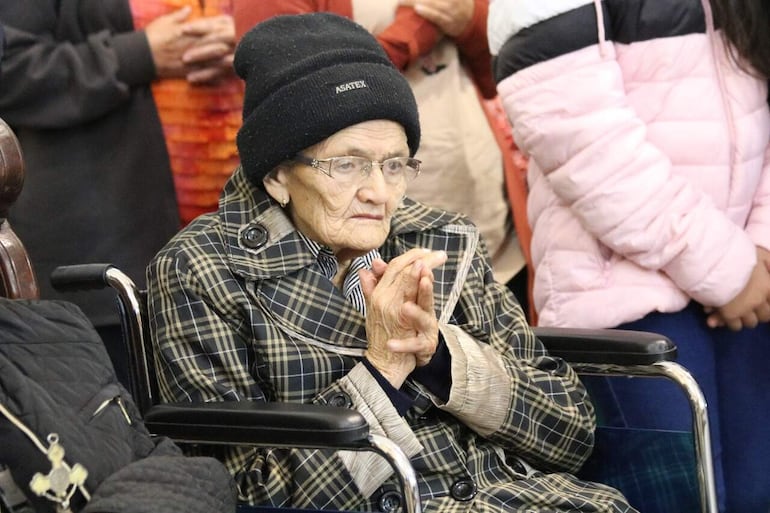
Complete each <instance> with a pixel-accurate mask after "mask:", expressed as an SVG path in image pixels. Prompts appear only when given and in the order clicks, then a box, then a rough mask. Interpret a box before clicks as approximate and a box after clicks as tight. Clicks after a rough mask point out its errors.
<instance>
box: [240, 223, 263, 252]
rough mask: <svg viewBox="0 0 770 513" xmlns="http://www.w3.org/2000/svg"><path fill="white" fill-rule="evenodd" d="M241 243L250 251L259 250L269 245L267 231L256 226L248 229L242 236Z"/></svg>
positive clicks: (258, 225)
mask: <svg viewBox="0 0 770 513" xmlns="http://www.w3.org/2000/svg"><path fill="white" fill-rule="evenodd" d="M241 242H242V243H243V245H244V246H246V247H247V248H249V249H258V248H261V247H262V246H264V245H265V244H266V243H267V230H266V229H265V227H264V226H262V225H260V224H256V225H253V226H249V227H248V228H246V229H245V230H244V231H243V233H242V234H241Z"/></svg>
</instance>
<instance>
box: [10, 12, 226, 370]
mask: <svg viewBox="0 0 770 513" xmlns="http://www.w3.org/2000/svg"><path fill="white" fill-rule="evenodd" d="M189 15H190V9H189V8H184V9H180V10H177V11H174V12H172V13H170V14H167V15H164V16H160V17H158V18H156V19H155V20H153V21H152V22H151V23H149V24H147V26H146V27H145V28H144V30H140V31H138V30H135V28H134V25H133V21H132V14H131V11H130V6H129V3H128V0H103V1H98V2H93V1H88V0H61V1H58V2H51V1H49V0H3V1H2V2H0V20H2V22H3V25H4V29H5V32H6V47H5V54H4V55H3V59H2V63H1V66H0V67H1V69H2V75H3V88H2V93H1V94H0V117H1V118H3V119H4V120H5V121H6V122H7V123H8V124H9V125H10V126H11V128H12V129H13V130H14V132H15V134H16V136H17V137H18V139H19V142H20V144H21V148H22V151H23V152H24V158H25V164H26V176H25V184H24V189H23V190H22V192H21V195H20V196H19V199H18V200H17V201H16V203H15V205H14V207H13V208H12V210H11V213H10V220H11V222H12V224H13V226H14V229H15V231H16V233H17V234H18V235H19V237H20V238H21V240H23V241H24V244H25V246H26V248H27V250H28V252H29V255H30V258H31V261H32V265H33V267H34V269H35V271H36V273H37V275H38V278H39V279H38V281H39V284H40V293H41V297H42V298H44V299H54V298H62V299H68V300H71V301H74V302H75V303H76V304H78V306H80V307H81V309H82V310H83V311H84V312H85V313H86V314H87V315H88V317H89V319H90V320H91V321H92V322H93V324H94V325H95V326H96V327H97V329H98V330H99V331H100V334H101V335H102V337H103V339H104V340H105V343H106V344H107V347H108V349H109V350H110V352H111V354H112V356H113V358H118V359H119V358H120V357H121V356H122V355H120V354H119V353H116V352H115V351H117V350H118V348H119V347H120V346H119V344H120V328H119V317H118V311H117V307H116V305H115V303H114V301H113V299H112V298H113V295H112V293H111V292H109V291H102V292H93V291H89V292H82V293H75V294H72V293H68V294H66V295H62V294H59V293H57V292H56V291H54V290H53V289H52V287H51V285H50V283H49V280H48V276H49V275H50V273H51V271H52V270H53V269H54V268H55V267H57V266H59V265H67V264H81V263H90V262H111V263H114V264H115V265H116V266H118V267H119V268H121V269H122V270H124V271H126V272H127V273H128V274H129V275H130V276H132V277H133V279H135V280H136V281H137V283H138V284H139V286H140V287H143V286H144V275H145V266H146V265H147V263H148V262H149V261H150V259H151V258H152V256H153V255H154V254H155V252H157V251H158V249H160V248H161V247H162V246H163V244H165V243H166V241H168V239H169V238H170V237H171V236H172V235H173V234H174V233H176V231H177V230H178V229H179V216H178V213H177V205H176V201H175V198H174V187H173V183H172V177H171V172H170V169H169V159H168V154H167V152H166V146H165V143H164V139H163V133H162V131H161V127H160V123H159V121H158V114H157V110H156V107H155V104H154V102H153V98H152V93H151V91H150V83H151V82H152V81H153V80H155V79H157V78H165V77H180V78H184V77H187V76H188V75H189V74H190V73H192V72H193V71H195V72H197V73H198V75H197V76H201V75H203V76H206V77H207V79H208V80H213V79H215V78H216V77H217V76H219V75H223V74H225V73H229V69H230V64H229V62H228V61H227V59H226V53H227V52H223V53H222V52H218V51H217V50H216V48H218V46H219V45H218V41H217V35H216V34H217V32H216V27H215V26H212V23H211V22H210V21H208V20H205V19H201V20H194V21H187V18H188V17H189ZM208 34H211V36H210V37H207V35H208ZM196 45H199V46H196ZM196 48H197V50H198V53H197V54H196V53H194V52H192V50H195V49H196ZM188 51H191V54H188V55H187V57H188V59H185V56H186V53H187V52H188ZM220 53H221V54H220ZM190 59H191V60H190ZM118 367H119V366H118ZM118 371H119V372H121V369H120V368H119V369H118ZM121 378H125V375H124V374H121Z"/></svg>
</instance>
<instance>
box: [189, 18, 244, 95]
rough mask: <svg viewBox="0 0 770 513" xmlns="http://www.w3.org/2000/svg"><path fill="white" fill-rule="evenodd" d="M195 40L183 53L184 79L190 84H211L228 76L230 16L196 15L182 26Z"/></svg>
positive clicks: (231, 48)
mask: <svg viewBox="0 0 770 513" xmlns="http://www.w3.org/2000/svg"><path fill="white" fill-rule="evenodd" d="M183 33H184V34H185V35H186V36H189V37H194V38H195V43H194V44H193V45H192V47H190V48H189V49H188V50H187V51H186V52H184V54H183V55H182V62H183V63H184V64H185V66H187V68H188V72H187V75H186V77H187V80H188V81H189V82H190V83H193V84H211V83H215V82H217V81H218V80H220V79H222V78H224V77H227V76H231V75H232V74H234V73H235V71H234V69H233V56H234V52H235V23H234V22H233V18H232V16H228V15H221V16H211V17H208V18H199V19H197V20H193V21H190V22H188V23H186V24H185V25H184V27H183Z"/></svg>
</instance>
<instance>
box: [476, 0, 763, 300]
mask: <svg viewBox="0 0 770 513" xmlns="http://www.w3.org/2000/svg"><path fill="white" fill-rule="evenodd" d="M559 4H560V5H559V6H554V5H553V3H550V4H546V3H543V2H540V1H537V0H525V1H516V2H513V1H509V0H495V1H494V2H493V4H492V7H491V10H490V20H492V19H493V18H494V22H492V21H490V24H489V26H490V31H491V33H490V35H489V40H490V44H491V45H492V50H493V53H496V54H497V55H496V56H495V77H496V80H497V81H498V92H499V93H500V95H501V98H502V101H503V105H504V107H505V109H506V111H507V113H508V116H509V118H510V119H511V122H512V124H513V128H514V138H515V140H516V142H517V144H518V145H519V147H520V148H522V150H524V151H525V152H526V153H527V154H529V155H530V157H531V159H533V162H534V163H535V165H536V166H537V167H538V168H539V169H540V170H541V171H542V173H543V175H544V177H545V179H546V180H547V183H548V187H549V188H551V189H552V190H553V192H554V193H555V194H556V196H557V197H558V199H559V200H560V201H561V202H563V204H565V205H566V206H567V207H568V208H569V209H570V210H571V211H572V212H573V213H574V215H576V216H577V218H578V219H579V220H580V222H581V224H582V225H583V226H584V227H585V229H586V230H588V231H589V232H590V233H591V234H592V235H593V236H594V237H596V238H597V239H598V240H600V241H601V242H602V243H603V244H605V245H606V246H607V247H609V248H610V249H611V250H612V251H614V252H615V253H617V254H620V255H622V256H624V257H625V258H627V259H629V260H631V261H633V262H634V263H636V264H637V265H640V266H642V267H644V268H647V269H652V270H659V271H662V272H663V273H665V274H666V275H668V276H669V277H670V278H671V279H672V280H673V281H674V282H675V283H676V285H677V286H678V287H679V288H680V289H682V290H683V291H685V292H686V293H687V294H688V295H689V296H690V297H691V298H694V299H695V300H697V301H699V302H701V303H703V304H705V305H710V306H721V305H723V304H725V303H727V302H728V301H729V300H731V299H732V298H733V297H735V296H736V295H737V294H738V292H739V291H740V290H741V289H742V288H743V287H744V286H745V284H746V283H747V281H748V278H749V274H750V272H751V269H752V268H753V266H754V264H755V262H756V253H755V248H754V243H753V242H752V240H751V239H750V238H749V236H748V235H747V234H746V233H745V232H744V231H743V229H742V228H741V227H739V226H737V225H735V224H734V223H733V222H732V221H731V220H730V219H728V217H727V216H726V215H725V214H724V213H723V212H721V211H720V210H719V209H718V208H716V207H715V206H714V204H713V202H712V201H711V199H710V198H709V197H708V196H707V195H706V194H704V193H703V192H701V191H699V190H697V188H696V187H694V186H693V185H691V184H690V183H688V182H687V181H686V180H685V179H683V178H681V177H678V176H676V175H675V174H673V173H672V162H671V161H670V159H669V158H668V157H667V156H666V154H664V153H663V152H662V151H661V149H659V148H658V147H656V146H655V145H654V144H652V143H651V142H650V141H649V139H648V134H647V127H646V125H645V123H644V122H643V121H642V120H641V119H640V118H639V117H638V115H637V114H636V113H635V111H634V110H633V109H632V108H631V107H630V105H629V101H628V99H627V97H626V93H625V90H626V87H625V84H624V79H623V74H622V72H621V68H620V66H619V64H618V61H617V59H616V53H615V47H614V45H613V43H612V42H611V41H606V40H605V41H601V42H599V39H598V36H597V34H598V33H599V23H598V22H597V19H599V18H600V17H601V16H602V15H604V18H605V19H607V17H608V16H609V14H608V13H607V12H600V11H599V9H601V7H598V6H597V4H598V5H603V4H604V3H603V2H590V1H585V0H570V1H567V2H560V3H559ZM549 6H550V7H549ZM557 9H559V10H558V11H557ZM573 15H574V16H573ZM578 15H582V18H578Z"/></svg>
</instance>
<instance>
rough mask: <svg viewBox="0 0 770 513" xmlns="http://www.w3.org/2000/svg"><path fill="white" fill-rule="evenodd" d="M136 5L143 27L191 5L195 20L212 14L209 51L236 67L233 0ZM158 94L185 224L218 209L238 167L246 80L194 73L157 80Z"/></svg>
mask: <svg viewBox="0 0 770 513" xmlns="http://www.w3.org/2000/svg"><path fill="white" fill-rule="evenodd" d="M130 4H131V12H132V13H133V15H134V25H135V26H136V28H137V29H141V28H143V27H145V26H146V25H147V24H148V23H150V22H151V21H152V20H154V19H155V18H157V17H158V16H161V15H164V14H168V13H170V12H172V11H174V10H176V9H179V8H181V7H185V6H187V7H189V8H190V10H191V14H190V18H189V19H198V18H209V21H210V25H209V26H213V27H215V28H216V32H215V33H214V34H209V35H208V36H206V37H207V38H209V39H214V40H215V41H216V42H217V45H218V47H213V48H212V47H210V48H208V50H206V51H219V52H223V53H224V55H225V59H227V60H226V61H224V62H223V63H222V64H223V65H226V66H229V67H230V68H231V65H232V50H233V48H234V46H235V28H234V25H233V18H232V0H204V1H201V0H130ZM206 28H208V26H207V27H206ZM201 35H204V34H201ZM196 51H197V52H200V51H202V50H196ZM196 51H194V52H196ZM194 52H193V53H191V54H190V56H194V55H195V53H194ZM209 69H210V68H209ZM152 92H153V97H154V98H155V104H156V105H157V107H158V114H159V115H160V122H161V124H162V125H163V133H164V135H165V137H166V147H167V149H168V153H169V158H170V161H171V171H172V173H173V176H174V187H175V189H176V199H177V203H178V205H179V217H180V221H181V223H182V226H184V225H186V224H187V223H189V222H190V221H191V220H193V219H194V218H195V217H197V216H199V215H200V214H203V213H205V212H211V211H214V210H216V209H217V203H218V201H219V194H220V193H221V192H222V187H223V186H224V184H225V182H226V181H227V179H228V178H229V177H230V175H231V174H232V171H233V169H235V168H236V167H237V166H238V163H239V160H238V149H237V148H236V146H235V135H236V133H237V132H238V128H240V126H241V109H242V107H243V83H242V81H241V80H240V79H239V78H238V77H237V76H235V73H234V72H231V73H226V74H224V75H222V74H217V75H215V76H214V77H213V78H212V77H209V76H208V75H207V74H206V73H201V72H199V71H191V72H190V75H189V76H188V77H187V78H185V77H182V78H175V77H168V78H162V79H160V80H156V81H154V82H153V84H152Z"/></svg>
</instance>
